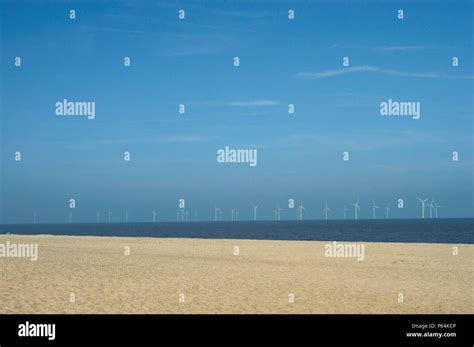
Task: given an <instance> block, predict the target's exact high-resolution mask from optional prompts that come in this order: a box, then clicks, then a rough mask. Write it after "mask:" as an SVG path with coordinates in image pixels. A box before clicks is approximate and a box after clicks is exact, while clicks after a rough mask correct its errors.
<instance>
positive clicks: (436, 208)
mask: <svg viewBox="0 0 474 347" xmlns="http://www.w3.org/2000/svg"><path fill="white" fill-rule="evenodd" d="M440 207H441V206H440V205H438V204H437V203H436V202H435V203H434V210H435V218H438V208H440Z"/></svg>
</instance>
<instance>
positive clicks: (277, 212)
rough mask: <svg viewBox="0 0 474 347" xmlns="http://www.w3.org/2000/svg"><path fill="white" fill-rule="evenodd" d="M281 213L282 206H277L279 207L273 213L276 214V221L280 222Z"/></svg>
mask: <svg viewBox="0 0 474 347" xmlns="http://www.w3.org/2000/svg"><path fill="white" fill-rule="evenodd" d="M280 211H281V208H280V206H277V207H276V208H275V209H274V210H273V213H274V215H275V220H280Z"/></svg>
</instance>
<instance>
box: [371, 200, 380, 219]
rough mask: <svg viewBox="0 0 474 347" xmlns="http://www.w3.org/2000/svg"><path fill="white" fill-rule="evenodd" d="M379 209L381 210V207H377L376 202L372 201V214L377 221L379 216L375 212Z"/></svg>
mask: <svg viewBox="0 0 474 347" xmlns="http://www.w3.org/2000/svg"><path fill="white" fill-rule="evenodd" d="M378 208H380V207H378V206H377V205H375V201H374V200H372V212H373V213H374V219H377V216H376V215H375V210H376V209H378Z"/></svg>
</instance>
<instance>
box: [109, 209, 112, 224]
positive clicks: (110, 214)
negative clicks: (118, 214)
mask: <svg viewBox="0 0 474 347" xmlns="http://www.w3.org/2000/svg"><path fill="white" fill-rule="evenodd" d="M111 221H112V211H110V210H109V223H110V222H111Z"/></svg>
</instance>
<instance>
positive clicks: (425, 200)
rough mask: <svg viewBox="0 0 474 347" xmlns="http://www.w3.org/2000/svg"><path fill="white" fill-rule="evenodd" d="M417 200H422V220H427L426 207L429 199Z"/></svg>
mask: <svg viewBox="0 0 474 347" xmlns="http://www.w3.org/2000/svg"><path fill="white" fill-rule="evenodd" d="M417 199H418V200H420V202H421V219H424V218H425V205H426V202H427V201H428V198H426V199H421V198H417Z"/></svg>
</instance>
